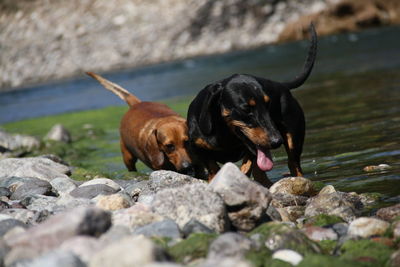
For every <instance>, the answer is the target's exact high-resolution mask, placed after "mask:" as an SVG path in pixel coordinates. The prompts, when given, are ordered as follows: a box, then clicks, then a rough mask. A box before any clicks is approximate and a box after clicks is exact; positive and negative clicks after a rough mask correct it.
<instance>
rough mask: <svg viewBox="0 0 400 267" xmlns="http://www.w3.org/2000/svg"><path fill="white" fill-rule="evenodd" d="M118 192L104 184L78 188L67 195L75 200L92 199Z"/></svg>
mask: <svg viewBox="0 0 400 267" xmlns="http://www.w3.org/2000/svg"><path fill="white" fill-rule="evenodd" d="M116 192H118V191H117V190H115V189H114V188H112V187H110V186H108V185H104V184H94V185H87V186H79V187H77V188H75V189H74V190H72V191H71V192H70V193H69V194H70V195H71V196H73V197H77V198H88V199H92V198H94V197H96V196H98V195H112V194H115V193H116Z"/></svg>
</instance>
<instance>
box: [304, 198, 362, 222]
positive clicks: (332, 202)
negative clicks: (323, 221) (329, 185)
mask: <svg viewBox="0 0 400 267" xmlns="http://www.w3.org/2000/svg"><path fill="white" fill-rule="evenodd" d="M361 207H362V203H361V201H360V202H357V201H356V197H354V198H353V196H351V195H349V194H347V193H342V192H335V193H330V194H318V195H317V196H315V197H313V198H311V199H310V200H309V202H308V204H307V206H306V210H305V216H306V217H312V216H316V215H319V214H327V215H336V216H339V217H341V218H342V219H343V220H345V221H346V222H350V221H352V220H354V219H355V218H356V217H357V216H358V215H360V214H361Z"/></svg>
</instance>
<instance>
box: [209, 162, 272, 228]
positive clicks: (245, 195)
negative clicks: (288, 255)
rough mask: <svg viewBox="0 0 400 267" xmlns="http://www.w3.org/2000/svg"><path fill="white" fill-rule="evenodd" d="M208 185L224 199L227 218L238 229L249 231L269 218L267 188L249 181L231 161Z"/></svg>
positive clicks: (268, 194) (269, 197)
mask: <svg viewBox="0 0 400 267" xmlns="http://www.w3.org/2000/svg"><path fill="white" fill-rule="evenodd" d="M209 187H210V188H211V189H212V190H214V191H215V192H217V193H218V194H219V195H220V196H221V197H222V199H223V200H224V202H225V204H226V206H227V210H228V216H229V219H230V220H231V222H232V225H233V226H234V227H235V228H236V229H237V230H239V231H250V230H251V229H253V228H254V227H255V226H257V225H259V224H260V223H263V222H266V221H268V220H270V219H269V218H268V217H267V214H266V210H267V208H268V206H269V203H270V202H271V199H272V197H271V194H270V193H269V191H268V189H267V188H265V187H263V186H261V185H259V184H257V183H255V182H253V181H250V180H249V178H247V176H246V175H244V174H243V173H242V172H241V171H240V170H239V168H238V167H237V166H236V165H234V164H233V163H226V164H225V165H224V166H223V167H222V168H221V169H220V171H219V172H218V173H217V174H216V175H215V177H214V179H213V180H212V181H211V183H210V184H209Z"/></svg>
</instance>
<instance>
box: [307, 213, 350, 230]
mask: <svg viewBox="0 0 400 267" xmlns="http://www.w3.org/2000/svg"><path fill="white" fill-rule="evenodd" d="M341 222H343V219H342V218H340V217H339V216H336V215H327V214H318V215H315V216H313V217H309V218H307V219H306V221H305V224H306V225H312V226H321V227H325V226H331V225H334V224H336V223H341Z"/></svg>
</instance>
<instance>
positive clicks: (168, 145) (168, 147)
mask: <svg viewBox="0 0 400 267" xmlns="http://www.w3.org/2000/svg"><path fill="white" fill-rule="evenodd" d="M165 147H166V148H167V152H169V153H171V152H173V151H174V150H175V145H174V144H167V145H166V146H165Z"/></svg>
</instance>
